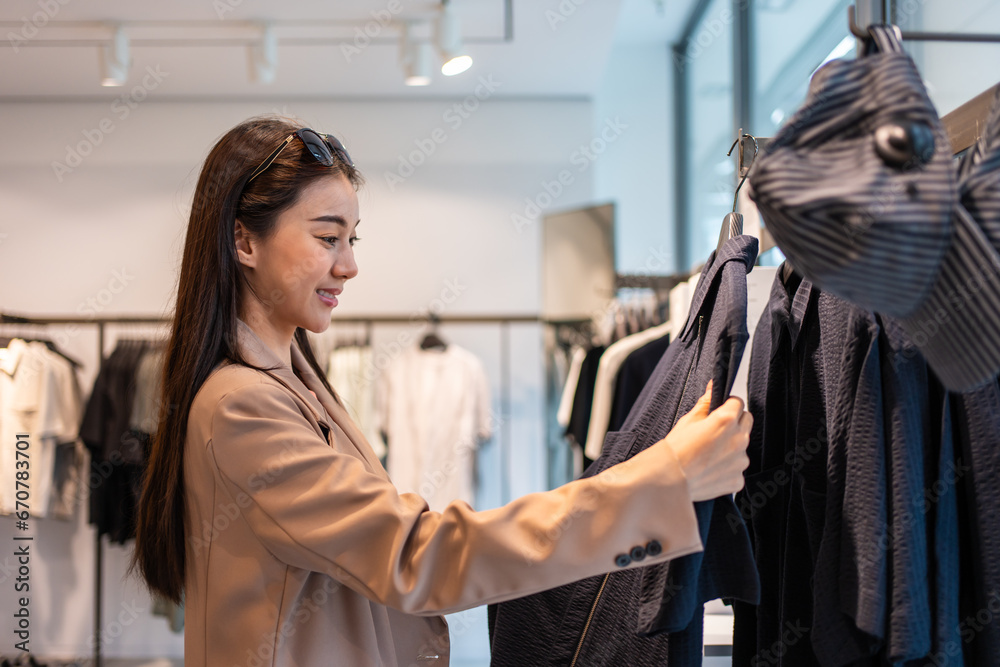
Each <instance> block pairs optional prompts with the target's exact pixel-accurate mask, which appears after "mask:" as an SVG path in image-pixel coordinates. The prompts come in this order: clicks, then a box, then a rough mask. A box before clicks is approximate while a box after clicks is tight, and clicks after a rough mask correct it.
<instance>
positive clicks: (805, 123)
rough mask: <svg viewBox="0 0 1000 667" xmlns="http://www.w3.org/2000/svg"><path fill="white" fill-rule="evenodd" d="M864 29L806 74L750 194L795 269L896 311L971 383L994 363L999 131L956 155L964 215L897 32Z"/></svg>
mask: <svg viewBox="0 0 1000 667" xmlns="http://www.w3.org/2000/svg"><path fill="white" fill-rule="evenodd" d="M869 32H870V35H871V38H870V39H869V40H868V44H867V45H866V54H865V55H864V56H863V57H861V58H859V59H857V60H854V61H849V60H842V61H832V62H830V63H828V64H827V65H825V66H824V67H822V68H821V69H820V70H819V71H818V72H817V73H816V74H815V75H814V76H813V80H812V82H811V84H810V89H809V95H808V97H807V99H806V103H805V105H804V106H803V108H802V109H800V110H799V111H798V112H797V113H796V114H795V115H794V116H793V117H792V118H791V119H790V120H789V122H788V123H787V124H786V125H785V126H784V127H783V128H782V129H781V130H780V132H779V133H778V135H777V136H776V137H775V139H774V140H773V141H772V142H771V143H770V144H769V145H768V146H767V147H766V148H765V149H764V150H763V151H762V153H761V155H760V157H758V158H757V160H756V161H755V162H754V165H753V169H752V173H751V175H750V179H749V184H750V188H751V190H750V195H751V197H752V198H753V199H754V201H755V202H756V203H757V206H758V207H759V208H760V211H761V214H762V216H763V218H764V220H765V223H766V225H767V228H768V229H769V230H770V231H771V233H772V235H773V236H774V238H775V241H777V243H778V245H779V247H780V248H781V250H782V251H783V252H784V253H785V255H786V257H787V258H788V260H789V261H790V263H791V264H792V265H793V266H794V267H795V268H796V269H797V270H798V271H799V272H800V273H801V274H802V275H803V276H805V277H806V278H808V279H809V280H811V281H812V282H814V283H815V284H817V285H818V286H820V287H821V288H822V289H825V290H827V291H829V292H831V293H833V294H836V295H838V296H840V297H842V298H844V299H847V300H849V301H851V302H853V303H855V304H857V305H859V306H861V307H863V308H866V309H869V310H873V311H876V312H878V313H881V314H883V315H887V316H891V317H896V318H899V319H900V320H901V323H902V324H903V326H904V328H905V329H906V330H907V332H908V333H909V335H910V336H911V337H912V338H913V341H914V343H915V344H916V345H917V346H918V347H919V348H920V349H921V351H922V352H923V353H924V356H925V357H926V358H927V361H928V363H929V364H930V366H931V368H933V369H934V371H935V372H936V373H937V374H938V376H939V377H940V378H941V380H942V382H943V383H944V384H945V385H946V386H948V388H949V389H953V390H966V389H971V388H974V387H976V386H979V385H981V384H984V383H985V382H987V381H989V380H990V379H992V378H995V377H996V376H997V374H998V372H1000V255H998V252H997V250H996V249H995V248H994V247H993V246H991V245H990V243H989V240H987V235H989V238H990V239H992V240H993V241H994V244H995V245H997V246H998V247H1000V243H997V241H1000V185H998V184H997V174H998V172H997V161H998V160H1000V150H998V144H1000V132H997V131H994V132H992V134H990V133H989V132H987V134H990V136H991V137H992V143H990V142H988V141H985V142H984V143H983V145H982V146H978V147H977V150H978V151H979V152H978V153H975V152H974V154H970V156H968V157H967V159H966V160H963V162H962V169H963V171H962V179H963V180H962V183H963V185H962V190H961V194H962V197H963V201H964V200H965V199H968V200H969V202H971V203H969V202H967V203H969V205H970V206H972V205H974V207H975V209H976V211H977V212H976V213H975V214H970V211H968V210H966V209H965V207H964V206H962V205H961V204H960V203H959V194H960V191H959V183H958V176H959V175H958V174H957V173H956V172H957V170H956V166H955V162H954V160H953V159H952V156H951V151H950V148H949V142H948V139H947V136H946V135H945V133H944V128H943V127H942V125H941V121H940V119H939V118H938V116H937V112H936V111H935V109H934V106H933V105H932V104H931V101H930V99H929V97H928V95H927V92H926V90H925V89H924V86H923V82H922V80H921V78H920V74H919V72H917V69H916V66H915V65H914V63H913V61H912V60H911V59H910V57H909V56H908V55H906V54H905V53H904V52H903V51H902V46H901V43H900V39H899V34H898V31H897V29H896V28H895V27H893V26H872V27H871V28H870V30H869ZM991 122H992V125H991V127H992V128H993V129H994V130H997V129H998V126H1000V120H998V119H997V118H996V113H994V117H993V118H992V119H991ZM984 139H987V137H986V135H984ZM976 156H978V157H976ZM977 220H978V222H979V223H980V224H982V225H983V229H980V227H979V225H978V224H977ZM984 231H986V233H985V234H984Z"/></svg>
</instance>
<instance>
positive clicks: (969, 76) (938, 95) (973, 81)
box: [890, 0, 1000, 115]
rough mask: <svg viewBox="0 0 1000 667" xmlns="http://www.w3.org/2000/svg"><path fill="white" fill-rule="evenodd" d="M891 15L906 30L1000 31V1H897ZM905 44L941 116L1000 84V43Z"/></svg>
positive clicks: (892, 7) (984, 32) (949, 31)
mask: <svg viewBox="0 0 1000 667" xmlns="http://www.w3.org/2000/svg"><path fill="white" fill-rule="evenodd" d="M890 16H892V17H893V21H894V22H895V23H896V25H898V26H899V27H900V28H902V29H903V30H906V31H910V30H912V31H922V32H948V33H951V32H958V33H978V34H993V35H998V34H1000V2H997V1H996V0H961V1H960V2H956V1H955V0H897V1H896V2H893V3H892V4H891V7H890ZM904 46H905V48H906V50H907V52H909V54H910V55H911V56H912V57H913V60H914V61H915V62H916V63H917V67H918V68H920V74H921V76H923V78H924V82H925V83H926V85H927V91H928V92H929V93H930V96H931V101H933V102H934V106H936V107H937V110H938V113H939V114H941V115H944V114H946V113H948V112H949V111H951V110H952V109H954V108H955V107H957V106H960V105H962V104H963V103H964V102H967V101H968V100H970V99H972V98H973V97H975V96H976V95H978V94H979V93H981V92H983V91H984V90H986V89H987V88H989V87H990V86H994V85H996V84H997V83H998V82H1000V44H997V43H993V44H988V43H967V42H917V41H912V42H909V41H908V42H904Z"/></svg>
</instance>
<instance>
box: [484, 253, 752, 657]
mask: <svg viewBox="0 0 1000 667" xmlns="http://www.w3.org/2000/svg"><path fill="white" fill-rule="evenodd" d="M756 254H757V240H756V239H755V238H753V237H749V236H736V237H734V238H732V239H729V240H728V241H726V242H725V243H724V244H723V245H722V247H721V248H720V249H719V250H718V251H717V252H716V253H713V255H712V257H711V258H710V259H709V261H708V262H707V263H706V265H705V267H704V268H703V269H702V273H701V275H700V277H699V279H698V281H697V282H696V286H695V289H694V291H693V295H692V298H691V301H690V307H689V308H684V309H687V310H689V312H688V313H686V316H685V317H684V318H683V325H682V326H681V327H680V330H679V332H678V334H677V337H676V338H675V339H674V340H673V342H669V338H668V341H667V342H664V341H663V338H664V337H665V336H666V337H669V334H663V332H664V331H665V330H666V328H663V329H660V330H659V331H657V332H656V333H657V334H663V335H661V337H660V338H659V339H656V340H655V341H651V342H657V341H659V342H660V345H665V351H664V352H662V353H661V354H660V356H659V358H658V359H656V364H655V367H654V368H653V370H652V374H651V376H650V377H649V379H648V381H646V382H642V383H641V384H642V385H643V389H642V391H641V392H640V393H639V395H638V397H637V399H636V400H635V403H634V405H632V406H631V408H630V409H626V410H625V412H626V413H627V417H626V418H625V419H624V421H623V423H622V424H621V426H620V428H618V429H617V430H613V431H610V432H608V433H607V434H606V436H605V438H604V440H603V447H602V448H601V450H600V455H599V458H598V459H597V460H596V461H595V462H594V463H593V464H592V465H591V466H589V467H588V468H587V470H586V471H585V472H584V476H585V477H587V476H591V475H595V474H597V473H599V472H601V471H603V470H605V469H606V468H609V467H611V466H612V465H614V464H616V463H618V462H620V461H623V460H625V459H627V458H630V457H632V456H634V455H635V454H636V453H638V452H640V451H642V450H644V449H646V448H647V447H649V446H650V445H652V444H654V443H655V442H657V441H659V440H660V439H662V438H663V437H664V436H665V435H666V433H667V432H668V431H669V430H670V429H671V428H672V427H673V425H674V424H675V423H676V421H677V419H678V418H680V417H681V416H682V415H683V414H685V413H686V412H688V411H689V410H690V409H691V408H692V407H693V406H694V404H695V402H696V401H697V399H698V398H699V397H700V396H701V395H702V394H704V392H705V386H706V385H707V383H708V381H709V380H712V382H713V392H712V407H713V408H714V407H717V406H718V405H720V404H721V403H722V402H724V401H725V400H726V398H727V397H728V396H729V394H730V392H731V390H732V388H733V385H734V382H735V378H736V375H737V370H738V368H739V366H740V362H741V359H742V353H743V348H744V346H745V345H746V342H747V339H748V338H749V333H748V331H747V324H746V318H747V292H746V290H747V280H746V278H747V273H748V272H749V271H750V269H751V268H752V267H753V264H754V260H755V258H756ZM686 306H687V304H685V307H686ZM677 308H678V309H681V306H677ZM651 342H645V343H644V344H643V345H641V346H640V347H639V348H638V350H637V351H633V352H632V353H631V354H632V355H635V354H636V353H637V352H641V351H642V350H643V349H644V348H645V347H646V346H648V345H650V344H651ZM647 353H648V354H649V356H655V355H654V353H652V352H648V350H647ZM588 356H590V355H589V354H588ZM595 356H596V355H595ZM630 356H631V355H630ZM639 358H641V356H640V357H639ZM627 359H628V357H627V358H626V360H627ZM584 363H586V359H585V360H584ZM639 365H640V366H641V364H639ZM623 368H624V365H623ZM599 370H600V362H598V367H597V371H598V372H599ZM582 376H583V370H581V378H582ZM596 376H597V372H595V374H594V377H595V380H596ZM581 382H582V380H581ZM636 384H640V383H639V382H637V383H636ZM578 386H579V385H578ZM578 392H579V389H578ZM574 407H575V406H574ZM605 428H607V427H605ZM588 429H589V423H588ZM588 444H589V443H588ZM651 510H652V511H658V510H653V508H651ZM735 510H736V507H735V505H734V503H733V499H732V497H724V498H719V499H717V500H715V501H712V502H704V503H696V504H695V511H696V514H697V516H698V520H699V530H700V532H701V537H702V543H703V544H704V547H705V549H704V551H703V552H700V553H697V554H692V555H690V556H685V557H682V558H678V559H676V560H674V561H671V562H670V563H667V564H664V565H658V566H653V567H650V568H639V569H630V570H626V571H623V572H612V573H610V574H607V575H604V576H598V577H593V578H591V579H586V580H583V581H579V582H576V583H573V584H569V585H567V586H562V587H560V588H555V589H552V590H548V591H543V592H540V593H537V594H535V595H531V596H527V597H524V598H520V599H518V600H511V601H509V602H504V603H500V604H498V605H491V607H490V638H491V644H492V651H493V660H492V664H493V665H495V666H497V667H506V666H508V665H510V666H513V665H525V664H540V663H545V664H558V665H572V666H577V665H591V664H623V665H625V664H627V665H637V666H642V665H663V664H669V665H696V664H700V662H701V655H702V650H703V646H702V644H703V613H704V603H705V602H707V601H709V600H714V599H716V598H720V597H722V598H730V599H740V600H744V601H746V602H749V603H756V602H757V600H758V599H759V595H760V592H759V588H758V586H759V585H758V580H757V572H756V568H755V566H754V562H753V556H752V552H751V545H750V540H749V536H748V534H747V531H746V529H745V527H743V524H742V521H740V520H739V519H738V518H737V523H736V524H735V525H734V524H731V523H729V521H728V519H729V517H731V516H733V514H734V512H735ZM645 557H646V552H645V550H644V548H642V547H638V548H636V549H633V551H632V552H631V553H628V554H623V555H622V556H621V557H620V559H621V563H620V565H621V566H622V567H624V566H625V565H628V564H629V563H631V562H632V561H633V560H642V559H643V558H645Z"/></svg>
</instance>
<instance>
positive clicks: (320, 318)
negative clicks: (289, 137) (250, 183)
mask: <svg viewBox="0 0 1000 667" xmlns="http://www.w3.org/2000/svg"><path fill="white" fill-rule="evenodd" d="M359 222H360V220H359V214H358V196H357V193H356V192H355V190H354V186H353V185H351V183H350V181H348V180H347V178H346V177H344V176H342V175H337V176H329V177H325V178H320V179H317V180H316V181H314V182H312V183H310V184H309V185H307V186H306V187H305V188H303V189H302V192H301V193H300V194H299V197H298V200H297V201H296V203H295V204H293V205H292V206H291V207H290V208H288V209H286V210H285V211H284V212H282V213H281V214H280V215H279V216H278V219H277V220H276V221H275V226H274V231H273V233H272V234H270V235H269V236H268V237H267V238H266V239H254V238H252V237H250V238H248V237H247V236H246V235H245V233H244V232H243V231H242V228H241V225H240V224H239V223H238V222H237V231H236V245H237V252H238V255H239V258H240V262H241V263H242V264H243V265H244V267H246V268H247V269H249V270H245V273H246V276H247V279H248V281H249V283H250V285H251V288H252V291H253V294H256V295H257V298H258V299H259V300H260V305H261V306H263V311H262V312H263V313H264V314H265V315H266V318H267V320H268V321H269V324H270V326H271V327H273V329H274V330H275V331H282V332H287V331H294V330H295V328H296V327H302V328H304V329H308V330H309V331H312V332H315V333H319V332H321V331H324V330H326V328H327V327H329V326H330V312H331V310H332V309H333V308H334V307H335V306H336V305H337V298H336V297H337V295H338V294H340V292H341V291H342V290H343V289H344V283H346V282H347V281H348V280H350V279H351V278H353V277H354V276H356V275H358V265H357V263H356V262H355V261H354V242H355V241H356V240H357V237H356V236H355V233H356V229H357V226H358V223H359ZM245 298H246V299H253V298H254V297H253V295H251V294H247V295H245ZM246 303H247V302H246V301H244V304H245V305H246ZM255 310H256V309H255Z"/></svg>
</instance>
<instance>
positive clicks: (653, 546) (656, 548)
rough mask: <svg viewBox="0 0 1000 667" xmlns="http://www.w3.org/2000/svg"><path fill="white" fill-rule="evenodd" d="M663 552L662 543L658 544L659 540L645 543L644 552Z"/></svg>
mask: <svg viewBox="0 0 1000 667" xmlns="http://www.w3.org/2000/svg"><path fill="white" fill-rule="evenodd" d="M662 553H663V545H662V544H660V542H659V540H650V541H649V544H647V545H646V554H647V555H649V556H653V557H654V558H655V557H656V556H659V555H660V554H662Z"/></svg>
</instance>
